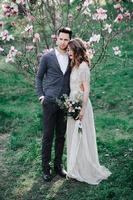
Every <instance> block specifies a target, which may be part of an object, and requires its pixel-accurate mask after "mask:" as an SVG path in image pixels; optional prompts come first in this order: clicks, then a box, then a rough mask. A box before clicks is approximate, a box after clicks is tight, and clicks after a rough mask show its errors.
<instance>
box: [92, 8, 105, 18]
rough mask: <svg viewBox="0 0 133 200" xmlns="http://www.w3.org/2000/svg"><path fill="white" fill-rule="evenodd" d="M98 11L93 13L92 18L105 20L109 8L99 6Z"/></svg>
mask: <svg viewBox="0 0 133 200" xmlns="http://www.w3.org/2000/svg"><path fill="white" fill-rule="evenodd" d="M96 11H97V13H95V14H93V16H92V18H93V19H94V20H102V21H103V20H105V19H107V14H106V12H107V10H104V9H103V8H99V9H97V10H96Z"/></svg>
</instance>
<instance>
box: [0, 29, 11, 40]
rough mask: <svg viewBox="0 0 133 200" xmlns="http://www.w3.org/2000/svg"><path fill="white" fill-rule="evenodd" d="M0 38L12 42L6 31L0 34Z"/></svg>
mask: <svg viewBox="0 0 133 200" xmlns="http://www.w3.org/2000/svg"><path fill="white" fill-rule="evenodd" d="M0 37H1V38H2V40H6V41H10V40H14V37H13V36H12V35H9V33H8V31H7V30H4V31H3V32H1V34H0Z"/></svg>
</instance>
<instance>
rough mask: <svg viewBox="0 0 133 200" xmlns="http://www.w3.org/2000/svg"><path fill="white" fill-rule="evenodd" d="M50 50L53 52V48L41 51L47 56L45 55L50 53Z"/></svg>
mask: <svg viewBox="0 0 133 200" xmlns="http://www.w3.org/2000/svg"><path fill="white" fill-rule="evenodd" d="M52 50H53V48H50V49H44V50H43V53H44V54H47V53H49V52H50V51H52Z"/></svg>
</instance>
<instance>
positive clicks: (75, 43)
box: [68, 38, 90, 67]
mask: <svg viewBox="0 0 133 200" xmlns="http://www.w3.org/2000/svg"><path fill="white" fill-rule="evenodd" d="M68 46H69V47H70V49H71V50H72V51H73V54H74V60H72V61H71V67H74V66H77V67H78V66H79V65H80V64H81V63H82V62H87V63H88V65H90V60H89V58H88V56H87V50H86V47H85V45H84V42H83V41H82V40H81V39H80V38H75V39H72V40H70V41H69V43H68Z"/></svg>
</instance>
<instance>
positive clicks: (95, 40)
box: [89, 33, 101, 43]
mask: <svg viewBox="0 0 133 200" xmlns="http://www.w3.org/2000/svg"><path fill="white" fill-rule="evenodd" d="M100 37H101V35H100V34H98V35H97V34H94V33H93V34H92V36H91V37H90V40H89V42H90V43H93V42H97V43H99V41H100Z"/></svg>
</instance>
